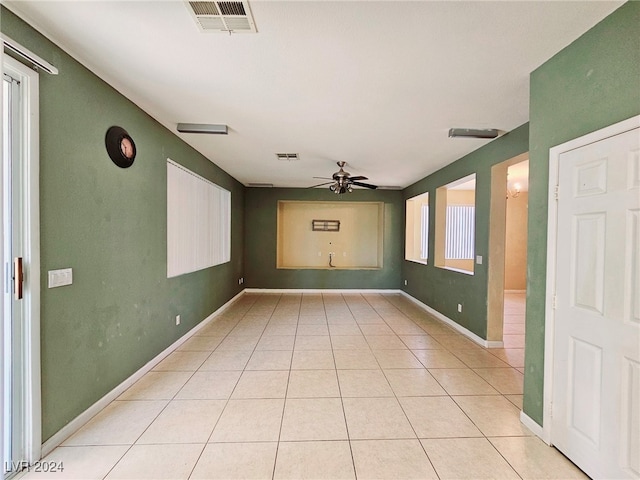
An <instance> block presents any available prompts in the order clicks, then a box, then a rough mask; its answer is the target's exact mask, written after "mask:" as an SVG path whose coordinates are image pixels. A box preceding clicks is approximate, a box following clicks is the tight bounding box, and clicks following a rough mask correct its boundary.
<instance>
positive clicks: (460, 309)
mask: <svg viewBox="0 0 640 480" xmlns="http://www.w3.org/2000/svg"><path fill="white" fill-rule="evenodd" d="M458 313H462V304H461V303H459V304H458Z"/></svg>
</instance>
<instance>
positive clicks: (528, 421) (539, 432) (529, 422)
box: [520, 411, 551, 445]
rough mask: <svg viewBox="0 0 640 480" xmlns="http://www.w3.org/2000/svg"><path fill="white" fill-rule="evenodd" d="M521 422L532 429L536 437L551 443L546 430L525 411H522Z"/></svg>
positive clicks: (548, 443)
mask: <svg viewBox="0 0 640 480" xmlns="http://www.w3.org/2000/svg"><path fill="white" fill-rule="evenodd" d="M520 422H521V423H522V424H523V425H524V426H525V427H527V428H528V429H529V430H531V431H532V432H533V434H534V435H535V436H536V437H538V438H540V439H541V440H542V441H543V442H545V443H546V444H547V445H551V443H550V442H549V439H548V438H547V435H546V432H545V430H544V429H543V428H542V427H541V426H540V425H538V423H537V422H536V421H535V420H533V419H532V418H531V417H530V416H529V415H527V414H526V413H524V412H523V411H520Z"/></svg>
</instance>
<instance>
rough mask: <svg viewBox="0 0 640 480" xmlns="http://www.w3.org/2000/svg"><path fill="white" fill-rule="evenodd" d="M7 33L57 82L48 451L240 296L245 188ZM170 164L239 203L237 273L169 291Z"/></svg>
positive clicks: (45, 202) (49, 256)
mask: <svg viewBox="0 0 640 480" xmlns="http://www.w3.org/2000/svg"><path fill="white" fill-rule="evenodd" d="M1 29H2V32H3V33H6V34H7V35H9V36H10V37H11V38H13V39H14V40H16V41H18V42H20V43H21V44H22V45H24V46H25V47H26V48H28V49H29V50H32V51H33V52H35V53H37V54H38V55H40V56H41V57H42V58H45V59H47V60H48V61H50V62H51V63H53V64H54V65H55V66H56V67H57V68H58V69H59V71H60V74H59V75H56V76H52V75H46V74H42V75H40V135H41V137H40V202H41V206H40V215H41V219H40V222H41V224H40V226H41V264H42V275H41V286H42V298H41V303H42V315H41V344H42V352H41V354H42V413H43V425H42V427H43V432H42V438H43V440H47V439H48V438H49V437H51V435H53V434H54V433H56V432H57V431H58V430H59V429H60V428H62V427H63V426H64V425H65V424H67V423H68V422H69V421H71V420H72V419H73V418H75V417H76V416H77V415H79V414H80V413H82V412H83V411H84V410H85V409H87V408H88V407H89V406H91V405H92V404H93V403H94V402H96V401H97V400H99V399H100V398H101V397H102V396H104V395H105V394H106V393H107V392H109V391H110V390H111V389H113V388H114V387H115V386H117V385H118V384H120V383H121V382H122V381H123V380H125V379H126V378H127V377H128V376H129V375H131V374H132V373H134V372H135V371H136V370H138V369H139V368H140V367H142V366H143V365H144V364H145V363H147V362H148V361H149V360H151V359H152V358H153V357H154V356H156V355H157V354H158V353H160V352H161V351H162V350H163V349H164V348H166V347H167V346H168V345H170V344H171V343H173V342H174V341H175V340H176V339H177V338H179V337H180V336H182V335H183V334H184V333H185V332H187V331H188V330H189V329H191V328H192V327H193V326H195V325H196V324H197V323H198V322H200V321H202V320H203V319H204V318H206V317H207V316H208V315H209V314H210V313H212V312H213V311H215V310H216V309H217V308H218V307H219V306H221V305H223V304H224V303H225V302H226V301H228V300H229V299H230V298H232V297H233V296H234V295H235V294H236V293H238V291H239V289H238V281H237V279H238V278H239V277H240V276H242V260H243V238H244V232H243V215H244V213H243V205H244V198H243V191H244V187H243V186H242V185H241V184H239V183H238V182H237V181H235V180H234V179H233V178H231V177H230V176H229V175H227V174H226V173H224V172H223V171H222V170H220V169H219V168H218V167H216V166H215V165H214V164H213V163H211V162H210V161H208V160H207V159H206V158H204V157H202V156H201V155H200V154H198V153H197V152H196V151H195V150H193V149H192V148H191V147H189V146H187V145H186V144H185V143H184V142H182V141H181V140H180V139H178V137H176V136H175V135H173V134H172V133H171V132H169V131H168V130H167V129H165V128H164V127H163V126H161V125H160V124H158V123H157V122H156V121H154V120H153V119H152V118H151V117H149V116H148V115H147V114H146V113H144V112H143V111H142V110H140V109H139V108H138V107H137V106H136V105H134V104H133V103H131V102H130V101H129V100H127V99H126V98H124V97H123V96H122V95H120V94H119V93H118V92H117V91H115V90H114V89H113V88H112V87H110V86H109V85H107V84H106V83H105V82H103V81H102V80H100V79H99V78H98V77H96V76H95V75H93V74H92V73H91V72H90V71H88V70H87V69H86V68H84V67H83V66H82V65H80V64H79V63H78V62H76V61H75V60H74V59H72V58H71V57H70V56H68V55H67V54H65V53H64V52H63V51H62V50H60V49H59V48H58V47H56V46H55V45H54V44H52V43H51V42H49V41H48V40H46V39H45V38H44V37H42V36H41V35H40V34H38V33H37V32H36V31H35V30H33V29H32V28H30V27H29V26H27V25H26V24H25V23H23V22H22V21H21V20H19V19H18V18H17V17H15V16H14V15H13V14H12V13H11V12H8V11H7V10H5V9H3V10H2V24H1ZM112 125H119V126H121V127H123V128H125V129H126V130H127V131H128V132H129V134H130V135H131V136H132V137H133V139H134V140H135V142H136V147H137V157H136V160H135V163H134V164H133V166H131V167H130V168H128V169H121V168H118V167H116V166H115V165H114V164H113V163H112V162H111V160H110V159H109V157H108V156H107V153H106V151H105V147H104V137H105V132H106V131H107V129H108V128H109V127H110V126H112ZM167 157H170V158H171V159H173V160H175V161H176V162H179V163H181V164H183V165H185V166H186V167H187V168H189V169H191V170H193V171H195V172H196V173H198V174H200V175H202V176H203V177H206V178H208V179H209V180H211V181H213V182H215V183H218V184H219V185H220V186H222V187H224V188H226V189H227V190H230V191H231V192H232V193H231V195H232V205H233V206H232V209H233V213H232V230H233V234H232V239H233V246H232V259H231V262H230V263H226V264H223V265H220V266H216V267H212V268H208V269H205V270H201V271H199V272H195V273H191V274H187V275H183V276H180V277H176V278H172V279H167V272H166V268H167V254H166V248H167V246H166V242H167V240H166V238H167V233H166V229H167V226H166V215H167V213H166V210H167V193H166V192H167V187H166V185H167V178H166V170H167V167H166V159H167ZM65 267H71V268H73V285H71V286H66V287H62V288H55V289H48V288H47V283H46V278H47V274H46V272H47V270H52V269H57V268H65ZM177 314H180V315H181V316H182V324H181V325H180V326H176V325H175V316H176V315H177Z"/></svg>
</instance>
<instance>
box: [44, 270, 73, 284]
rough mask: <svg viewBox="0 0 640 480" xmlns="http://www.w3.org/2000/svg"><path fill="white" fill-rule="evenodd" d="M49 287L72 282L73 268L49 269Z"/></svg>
mask: <svg viewBox="0 0 640 480" xmlns="http://www.w3.org/2000/svg"><path fill="white" fill-rule="evenodd" d="M48 274H49V276H48V278H49V285H48V286H49V288H55V287H63V286H65V285H71V284H72V283H73V269H72V268H63V269H60V270H49V272H48Z"/></svg>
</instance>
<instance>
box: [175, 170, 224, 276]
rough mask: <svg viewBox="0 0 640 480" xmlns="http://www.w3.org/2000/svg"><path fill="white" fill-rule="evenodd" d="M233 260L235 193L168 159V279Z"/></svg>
mask: <svg viewBox="0 0 640 480" xmlns="http://www.w3.org/2000/svg"><path fill="white" fill-rule="evenodd" d="M230 260H231V192H229V191H228V190H225V189H224V188H221V187H219V186H218V185H216V184H214V183H211V182H210V181H208V180H206V179H204V178H202V177H200V176H199V175H197V174H195V173H193V172H192V171H190V170H188V169H186V168H184V167H183V166H181V165H179V164H177V163H175V162H173V161H171V160H169V159H167V277H176V276H178V275H182V274H185V273H189V272H195V271H197V270H202V269H203V268H208V267H211V266H214V265H219V264H221V263H225V262H229V261H230Z"/></svg>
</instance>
